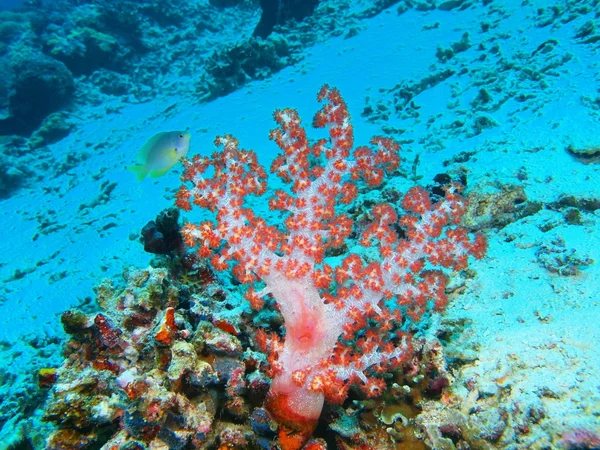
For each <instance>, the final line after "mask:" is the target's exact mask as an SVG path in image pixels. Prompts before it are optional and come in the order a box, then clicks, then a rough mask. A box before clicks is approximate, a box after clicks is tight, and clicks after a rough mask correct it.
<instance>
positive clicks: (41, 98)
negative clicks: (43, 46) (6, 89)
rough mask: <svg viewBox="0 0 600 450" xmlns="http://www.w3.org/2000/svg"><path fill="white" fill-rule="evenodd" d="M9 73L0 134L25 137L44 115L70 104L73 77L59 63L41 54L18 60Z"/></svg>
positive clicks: (73, 87)
mask: <svg viewBox="0 0 600 450" xmlns="http://www.w3.org/2000/svg"><path fill="white" fill-rule="evenodd" d="M12 70H13V72H14V76H13V85H12V89H13V93H12V94H11V95H10V96H9V98H8V102H9V106H8V109H9V113H10V115H9V117H8V118H6V119H3V120H1V121H0V134H3V135H6V134H24V135H29V134H31V132H33V131H34V130H35V129H36V128H37V127H38V126H39V125H40V124H41V123H42V120H43V119H44V118H45V117H46V116H47V115H48V114H50V113H52V112H55V111H58V110H59V109H61V108H63V107H64V106H66V105H67V104H68V103H69V102H70V101H71V99H72V97H73V91H74V89H75V83H74V81H73V75H72V74H71V72H70V71H69V69H67V67H66V66H65V65H64V64H63V63H61V62H60V61H57V60H55V59H52V58H49V57H47V56H45V55H42V54H36V55H32V56H30V57H23V58H21V59H20V60H19V61H18V62H16V63H15V64H14V65H13V69H12Z"/></svg>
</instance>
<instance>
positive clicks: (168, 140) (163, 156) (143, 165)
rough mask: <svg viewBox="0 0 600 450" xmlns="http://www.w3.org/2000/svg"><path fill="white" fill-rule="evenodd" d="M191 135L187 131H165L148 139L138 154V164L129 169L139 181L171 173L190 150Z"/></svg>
mask: <svg viewBox="0 0 600 450" xmlns="http://www.w3.org/2000/svg"><path fill="white" fill-rule="evenodd" d="M191 137H192V136H191V134H190V133H187V132H185V131H163V132H162V133H157V134H155V135H154V136H152V137H151V138H150V139H148V142H146V143H145V144H144V146H143V147H142V148H141V149H140V151H139V152H138V154H137V157H136V159H137V162H138V164H137V165H135V166H129V167H127V170H129V171H130V172H133V173H134V174H135V176H136V177H137V180H138V181H142V180H143V179H144V178H146V175H149V176H150V177H151V178H156V177H160V176H161V175H164V174H165V173H167V172H168V171H169V169H170V168H171V167H173V166H174V165H175V164H176V163H177V161H179V160H180V159H181V158H183V157H184V156H185V155H187V153H188V151H189V150H190V138H191Z"/></svg>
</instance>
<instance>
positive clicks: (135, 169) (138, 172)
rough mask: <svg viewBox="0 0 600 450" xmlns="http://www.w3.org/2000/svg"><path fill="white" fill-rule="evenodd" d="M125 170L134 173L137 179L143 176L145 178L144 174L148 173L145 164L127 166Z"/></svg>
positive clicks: (141, 178)
mask: <svg viewBox="0 0 600 450" xmlns="http://www.w3.org/2000/svg"><path fill="white" fill-rule="evenodd" d="M127 170H129V171H130V172H131V173H132V174H134V175H135V177H136V179H137V180H138V181H142V180H143V179H144V178H146V174H147V173H148V170H147V169H146V166H142V165H137V166H128V167H127Z"/></svg>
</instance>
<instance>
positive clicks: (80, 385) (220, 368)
mask: <svg viewBox="0 0 600 450" xmlns="http://www.w3.org/2000/svg"><path fill="white" fill-rule="evenodd" d="M211 280H212V278H211V277H210V272H207V273H206V274H205V277H204V281H208V282H207V283H206V282H205V283H199V284H197V285H190V286H183V285H179V286H176V285H174V284H173V282H172V281H171V279H170V278H169V276H168V272H167V270H165V269H148V270H138V271H130V272H127V273H126V274H125V281H126V285H125V287H122V288H118V289H117V288H115V287H113V286H112V285H111V284H110V283H108V282H105V283H104V284H102V285H100V286H99V288H98V289H97V292H96V293H97V301H98V305H99V306H100V309H101V311H100V312H98V313H95V314H91V315H90V314H84V313H83V312H80V311H77V310H70V311H67V312H65V313H64V314H63V316H62V323H63V326H64V328H65V331H66V332H67V333H69V334H70V335H71V339H70V340H69V342H68V344H67V346H66V349H65V361H64V363H63V365H62V366H61V367H60V368H59V369H58V370H57V371H56V378H57V381H56V382H55V384H54V385H53V386H52V391H51V396H50V398H49V401H48V404H47V406H46V410H45V414H44V419H45V420H46V421H50V422H54V423H55V424H56V425H57V427H58V429H57V430H56V431H55V432H54V434H53V435H52V436H50V437H49V439H48V443H47V447H48V448H49V449H61V450H65V449H79V448H82V449H83V448H100V447H102V448H106V449H113V448H115V449H116V448H123V449H124V448H127V449H144V448H165V449H167V448H170V449H179V448H186V446H192V447H193V448H204V447H203V445H215V444H218V445H226V448H251V447H249V445H250V442H249V441H250V440H252V439H253V438H252V436H253V434H252V432H251V430H250V428H249V426H240V425H235V424H230V425H231V426H225V425H223V424H224V423H226V420H224V419H223V417H226V418H229V419H230V420H238V421H239V420H240V418H241V419H247V417H248V414H249V408H248V405H247V401H246V400H245V399H244V398H243V397H241V394H242V393H243V392H245V388H246V386H245V379H244V377H245V374H246V372H247V371H248V369H247V367H246V364H245V362H244V358H243V355H242V353H243V350H242V344H241V342H240V340H239V339H238V337H236V336H235V335H233V334H232V333H229V332H227V331H224V330H223V329H221V328H226V325H227V319H222V318H218V317H217V316H216V315H215V314H214V313H213V312H212V311H211V310H210V309H209V308H207V306H206V305H207V302H209V301H210V299H211V294H210V292H211V289H212V292H213V295H214V296H215V298H217V300H215V301H216V302H218V301H220V300H222V296H221V297H220V296H219V295H220V293H219V290H218V288H217V287H216V285H213V284H211V283H210V281H211ZM228 307H230V306H228ZM213 309H214V310H215V311H218V307H214V305H213ZM217 314H218V313H217ZM215 324H216V325H215ZM219 327H221V328H219ZM250 369H251V370H252V369H253V368H252V367H251V368H250ZM252 379H253V380H254V381H253V382H254V384H255V385H256V384H260V383H261V382H264V376H262V375H260V374H254V375H253V378H252ZM263 390H264V389H263ZM217 412H219V415H220V417H218V418H217V417H216V414H217ZM232 427H233V428H236V427H237V429H238V431H239V432H238V433H231V430H232V429H233V428H232ZM219 430H221V431H222V432H221V434H219Z"/></svg>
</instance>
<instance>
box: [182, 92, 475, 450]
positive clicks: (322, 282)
mask: <svg viewBox="0 0 600 450" xmlns="http://www.w3.org/2000/svg"><path fill="white" fill-rule="evenodd" d="M318 100H319V101H322V102H323V103H324V104H323V107H322V108H321V110H319V111H318V112H317V114H316V116H315V119H314V126H315V127H317V128H326V129H327V131H328V133H329V139H327V140H326V139H322V140H319V141H317V142H315V143H314V144H312V145H310V144H309V143H308V140H307V138H306V132H305V129H304V128H303V127H302V126H301V124H300V118H299V117H298V114H297V112H296V111H295V110H293V109H284V110H282V111H276V112H275V114H274V116H275V120H276V121H277V123H278V124H279V127H278V128H276V129H274V130H272V131H271V135H270V138H271V139H272V140H274V141H275V142H276V143H277V145H278V146H279V147H280V148H281V149H282V151H283V153H282V154H281V155H279V156H278V157H277V158H276V159H275V161H274V162H273V165H272V169H271V170H272V172H273V173H275V174H276V175H278V176H279V177H280V178H281V179H282V180H283V181H284V182H285V183H286V184H288V185H289V186H290V188H289V191H283V190H277V191H275V192H274V194H273V196H272V197H271V198H270V200H269V206H270V208H271V209H273V210H279V211H282V212H283V214H284V217H285V220H284V221H283V222H284V225H285V228H283V227H281V228H277V227H274V226H269V225H267V224H266V222H265V221H264V220H263V219H262V218H260V217H257V216H256V215H255V214H254V212H252V211H251V210H250V209H247V208H244V202H245V199H246V197H247V196H248V195H251V194H252V195H257V196H261V195H263V194H264V193H265V191H266V178H267V177H266V173H265V171H264V169H263V168H262V167H261V166H260V165H259V164H258V162H257V159H256V155H255V154H254V153H253V152H252V151H247V150H241V149H239V147H238V142H237V140H236V139H235V138H233V137H232V136H223V137H218V138H217V139H216V145H217V146H218V147H220V148H221V150H220V151H218V152H216V153H214V154H213V155H212V156H211V157H210V158H208V157H200V156H197V157H195V158H194V160H192V161H187V162H185V173H184V176H183V179H184V181H187V182H189V183H190V184H191V186H188V185H184V186H182V188H181V189H180V191H179V192H178V194H177V204H178V206H179V207H181V208H182V209H185V210H189V209H191V206H192V204H196V205H198V206H201V207H203V208H206V209H209V210H211V211H213V212H216V224H215V223H214V222H212V221H206V222H203V223H200V224H199V225H194V224H188V225H186V226H185V227H184V229H183V235H184V239H185V241H186V243H187V244H188V245H190V246H197V248H198V253H199V255H200V256H202V257H210V259H211V261H212V264H213V266H214V267H215V268H216V269H218V270H228V269H229V268H230V265H232V270H233V273H234V274H235V276H236V277H237V279H238V280H239V281H240V282H242V283H247V284H252V285H254V284H255V283H257V282H259V281H260V282H261V283H262V284H263V286H262V288H260V289H259V290H258V291H257V290H255V288H254V286H252V287H250V288H249V289H248V291H247V293H246V297H247V298H248V299H249V300H250V302H251V304H252V305H253V307H255V308H260V307H261V306H262V303H263V298H264V297H265V296H267V295H270V296H271V297H272V298H274V299H275V301H276V303H277V306H278V308H279V310H280V312H281V314H282V316H283V318H284V321H285V329H286V334H285V340H284V342H283V343H282V342H281V341H280V340H279V339H278V338H277V337H276V336H273V335H268V334H266V333H263V332H260V333H259V334H258V340H259V344H260V345H261V346H262V347H263V348H264V349H265V351H267V352H268V354H269V363H270V371H271V373H272V375H273V382H272V385H271V390H270V392H269V395H268V398H267V401H266V407H267V409H268V410H269V411H270V412H271V414H272V415H274V416H275V417H276V418H277V420H278V421H279V422H280V423H281V424H283V425H284V426H283V427H282V430H283V431H282V432H281V433H280V440H281V443H282V445H283V447H284V448H286V449H293V448H300V447H301V446H302V445H303V444H304V442H306V440H307V439H308V438H309V437H310V435H311V434H312V432H313V430H314V427H315V426H316V423H317V420H318V418H319V415H320V413H321V409H322V407H323V402H324V400H325V399H327V400H329V401H333V402H339V403H341V402H342V401H343V400H344V399H345V398H346V395H347V390H348V386H349V384H351V383H356V384H358V385H359V386H361V387H362V389H363V390H364V391H365V392H366V393H367V395H369V396H374V395H378V394H379V393H380V392H381V390H382V389H383V387H384V383H383V381H382V380H381V379H380V378H378V377H377V376H376V373H377V372H383V371H385V370H387V369H388V368H389V367H390V365H398V364H400V363H401V362H403V361H404V360H405V359H406V358H407V357H408V356H409V355H410V341H409V339H408V336H406V335H405V334H404V333H402V332H399V331H398V329H399V326H400V325H399V324H401V322H402V318H401V317H400V312H399V311H400V309H399V307H398V306H400V307H402V308H403V309H404V310H405V311H406V312H407V314H408V315H409V316H410V317H411V319H412V320H415V321H418V320H419V319H420V317H421V315H422V314H423V313H424V312H425V310H426V308H427V307H428V305H429V304H433V305H434V307H435V308H436V309H438V310H439V309H442V308H443V307H444V306H445V305H446V303H447V298H446V295H445V292H444V289H445V286H446V282H447V278H446V276H445V275H444V273H443V272H442V271H441V270H439V269H438V270H435V269H433V267H434V266H438V267H445V268H451V269H462V268H465V267H466V265H467V263H468V256H469V255H473V256H475V257H476V258H480V257H481V256H482V255H483V254H484V252H485V248H486V242H485V239H484V238H483V236H481V235H478V236H476V237H475V238H474V239H471V237H470V236H469V235H468V233H467V231H466V230H464V229H463V228H460V227H458V226H456V224H457V223H458V221H459V220H460V217H461V215H462V214H463V212H464V209H465V203H464V201H463V199H462V198H461V197H460V196H459V194H458V192H457V190H456V188H453V187H449V188H448V189H447V192H446V196H445V198H444V199H443V200H442V201H439V202H437V203H435V204H434V203H433V202H432V200H431V198H430V197H429V194H428V193H427V192H426V191H425V190H424V189H423V188H419V187H415V188H412V189H410V190H409V191H408V192H407V193H406V195H405V197H404V199H403V200H402V207H403V209H404V214H403V215H401V216H398V214H397V212H396V209H395V208H394V207H393V206H392V205H390V204H379V205H376V206H375V207H374V208H373V212H372V216H373V219H374V220H373V223H372V224H371V225H369V226H368V227H367V228H366V229H365V230H364V232H363V233H362V235H361V237H360V244H361V245H362V246H365V247H370V246H375V247H376V248H377V249H378V250H379V255H380V257H379V260H377V261H373V262H370V263H368V264H367V263H365V261H364V260H363V259H362V258H361V257H360V256H359V255H357V254H355V253H350V254H348V255H346V257H345V258H344V259H343V261H342V262H341V264H339V265H337V266H335V267H334V266H332V265H329V264H326V263H325V262H324V256H325V252H326V251H327V249H329V248H332V247H341V246H342V245H343V244H344V242H345V240H346V238H347V237H348V236H349V235H350V233H351V232H352V230H353V225H354V222H353V220H352V219H351V218H350V217H349V216H348V215H345V214H342V213H340V212H339V211H338V210H336V204H337V203H345V204H348V203H350V202H352V201H353V200H354V198H355V197H356V195H357V191H358V189H357V183H358V182H359V180H362V181H364V182H366V183H367V184H368V185H370V186H377V185H378V184H380V183H381V182H382V181H383V179H384V177H385V175H386V174H388V173H390V172H391V171H393V170H394V169H396V168H397V167H398V165H399V161H400V159H399V155H398V152H399V145H398V144H397V143H396V142H395V141H393V140H392V139H389V138H385V137H374V138H373V139H372V140H371V146H372V147H358V148H356V149H355V150H354V151H353V153H352V157H350V153H351V149H352V147H353V141H354V137H353V130H352V126H351V124H350V116H349V113H348V110H347V108H346V104H345V102H344V100H343V99H342V97H341V96H340V94H339V92H338V91H337V90H336V89H331V88H329V87H328V86H324V87H323V88H322V89H321V91H320V93H319V95H318ZM210 168H212V175H211V176H207V175H206V172H207V170H209V169H210ZM398 226H400V227H402V229H403V233H404V237H402V238H401V237H400V236H399V235H398V233H397V232H396V231H395V230H396V229H397V227H398ZM444 229H445V230H446V231H445V234H443V235H442V231H443V230H444ZM288 430H293V431H294V433H287V432H286V431H288ZM290 436H291V437H290Z"/></svg>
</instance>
